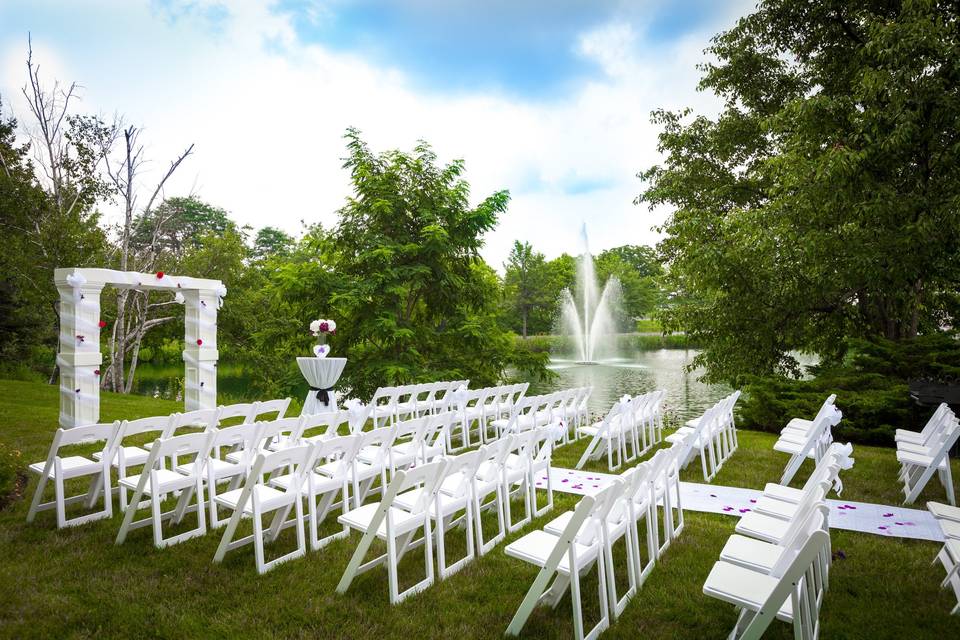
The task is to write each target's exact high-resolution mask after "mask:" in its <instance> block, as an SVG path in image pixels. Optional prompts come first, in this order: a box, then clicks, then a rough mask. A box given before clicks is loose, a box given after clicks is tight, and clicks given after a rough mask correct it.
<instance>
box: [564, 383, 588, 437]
mask: <svg viewBox="0 0 960 640" xmlns="http://www.w3.org/2000/svg"><path fill="white" fill-rule="evenodd" d="M557 393H559V394H561V401H560V404H559V407H558V411H559V413H560V421H561V424H562V425H563V440H562V441H560V442H558V444H557V446H562V445H565V444H567V443H569V442H570V440H571V438H574V439H575V438H576V437H577V428H578V427H579V426H580V425H581V424H583V422H585V420H586V418H587V406H588V403H589V400H590V394H591V393H593V387H590V386H587V387H574V388H572V389H567V390H565V391H560V392H557ZM571 430H572V431H571Z"/></svg>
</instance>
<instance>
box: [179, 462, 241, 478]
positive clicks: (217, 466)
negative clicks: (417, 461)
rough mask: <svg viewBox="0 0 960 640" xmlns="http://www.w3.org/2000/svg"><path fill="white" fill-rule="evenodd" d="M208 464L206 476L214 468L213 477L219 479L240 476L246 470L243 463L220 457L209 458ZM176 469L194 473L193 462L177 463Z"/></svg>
mask: <svg viewBox="0 0 960 640" xmlns="http://www.w3.org/2000/svg"><path fill="white" fill-rule="evenodd" d="M207 465H209V466H205V467H204V469H203V473H204V476H206V474H207V473H209V472H210V469H212V470H213V477H214V478H215V479H217V480H219V479H220V478H229V477H231V476H238V475H240V474H241V473H244V472H245V471H246V467H245V466H244V465H242V464H236V463H234V462H227V461H226V460H221V459H219V458H208V459H207ZM176 470H177V471H179V472H180V473H182V474H184V475H190V474H191V473H193V463H192V462H187V463H185V464H180V465H177V467H176Z"/></svg>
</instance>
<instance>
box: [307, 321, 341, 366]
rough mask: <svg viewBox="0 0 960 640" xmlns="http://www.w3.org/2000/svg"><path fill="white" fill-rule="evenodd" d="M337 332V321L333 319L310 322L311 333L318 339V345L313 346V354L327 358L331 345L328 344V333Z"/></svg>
mask: <svg viewBox="0 0 960 640" xmlns="http://www.w3.org/2000/svg"><path fill="white" fill-rule="evenodd" d="M336 332H337V323H336V322H334V321H333V320H322V319H321V320H314V321H313V322H311V323H310V333H311V334H312V335H313V336H314V337H315V338H316V339H317V344H316V346H314V347H313V354H314V355H315V356H317V357H318V358H326V357H327V356H328V355H329V354H330V346H329V345H328V344H327V335H334V334H335V333H336Z"/></svg>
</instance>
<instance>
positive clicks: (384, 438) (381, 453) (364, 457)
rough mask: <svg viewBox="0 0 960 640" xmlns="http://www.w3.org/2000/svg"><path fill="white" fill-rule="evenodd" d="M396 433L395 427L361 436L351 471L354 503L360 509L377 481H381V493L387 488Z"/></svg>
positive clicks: (365, 433) (363, 433)
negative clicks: (391, 450) (391, 452)
mask: <svg viewBox="0 0 960 640" xmlns="http://www.w3.org/2000/svg"><path fill="white" fill-rule="evenodd" d="M395 434H396V431H395V430H394V428H393V427H380V428H379V429H374V430H373V431H364V432H362V433H360V434H358V435H359V436H360V445H359V448H358V450H357V455H356V456H354V461H353V466H352V468H351V469H350V480H351V483H352V485H353V502H354V506H355V507H358V508H359V507H360V505H362V504H363V502H364V501H365V500H366V499H367V495H368V494H369V493H370V489H371V488H373V483H374V481H375V480H378V479H379V480H380V489H381V493H382V492H383V488H384V487H386V486H387V472H388V471H389V470H390V448H391V447H392V446H393V441H394V436H395Z"/></svg>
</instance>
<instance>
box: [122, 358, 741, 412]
mask: <svg viewBox="0 0 960 640" xmlns="http://www.w3.org/2000/svg"><path fill="white" fill-rule="evenodd" d="M696 355H697V351H696V350H693V349H657V350H653V351H636V352H635V353H634V354H633V355H632V356H631V357H629V358H619V359H615V360H610V361H605V362H603V363H601V364H591V365H582V364H577V363H575V362H574V361H572V360H562V359H554V360H553V361H552V362H551V364H550V369H551V370H552V371H553V372H554V373H556V374H557V375H556V378H555V379H553V380H550V381H547V382H542V381H533V382H531V384H530V393H549V392H550V391H555V390H558V389H568V388H570V387H581V386H587V385H590V386H592V387H593V393H592V394H591V396H590V402H589V406H590V412H591V413H595V414H603V413H605V412H606V411H607V410H608V409H609V408H610V406H611V405H612V404H613V403H614V401H615V400H616V399H617V398H619V397H621V396H622V395H624V394H630V395H638V394H641V393H645V392H647V391H653V390H654V389H666V390H667V410H668V411H670V412H671V413H673V414H674V415H676V416H677V417H678V418H682V419H683V420H687V419H690V418H693V417H696V416H699V415H700V414H701V413H703V411H704V410H705V409H706V408H707V407H709V406H710V405H712V404H713V403H714V402H716V401H717V400H719V399H720V398H722V397H723V396H724V395H726V394H727V393H729V392H730V389H729V388H728V387H726V386H725V385H708V384H704V383H702V382H700V381H698V380H697V378H698V377H699V376H700V375H701V374H702V371H692V372H688V371H686V366H687V365H688V364H689V363H690V361H691V360H693V358H694V357H695V356H696ZM182 386H183V367H182V366H177V365H174V364H164V365H156V364H150V363H147V364H142V365H140V366H139V367H138V368H137V376H136V381H135V384H134V393H138V394H142V395H148V396H154V397H158V398H168V399H174V400H179V399H181V398H182V397H183V396H182ZM217 390H218V392H219V395H220V401H221V402H224V403H229V402H241V401H244V400H253V399H256V398H253V397H251V395H250V390H249V385H248V381H247V378H246V376H245V375H244V372H243V369H242V368H240V367H238V366H235V365H229V364H227V363H221V365H220V366H219V367H218V375H217ZM303 393H306V384H304V387H303V389H302V390H299V391H298V393H297V396H298V397H299V396H300V395H302V394H303Z"/></svg>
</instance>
